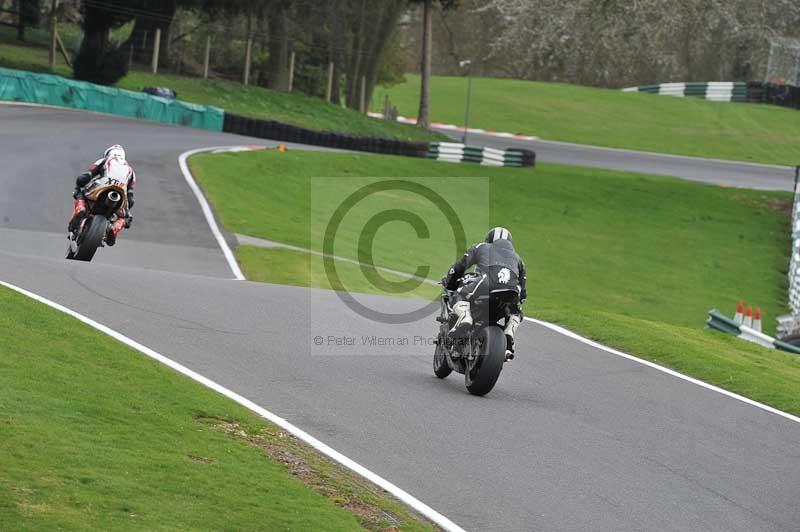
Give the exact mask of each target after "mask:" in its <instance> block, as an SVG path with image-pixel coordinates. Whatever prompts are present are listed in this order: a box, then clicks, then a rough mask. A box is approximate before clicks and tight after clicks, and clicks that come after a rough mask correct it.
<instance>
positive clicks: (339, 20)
mask: <svg viewBox="0 0 800 532" xmlns="http://www.w3.org/2000/svg"><path fill="white" fill-rule="evenodd" d="M343 8H344V3H343V2H342V1H341V0H337V1H331V2H330V4H329V11H328V16H329V17H330V20H331V29H332V31H331V34H330V43H329V47H330V48H329V50H328V56H329V61H333V83H332V86H331V103H333V104H335V105H339V104H340V103H341V99H342V96H341V87H340V83H341V79H342V72H344V63H345V54H344V53H343V52H342V50H344V49H345V48H346V46H347V38H346V35H345V33H346V31H347V30H346V27H345V24H344V16H343V15H342V13H341V11H342V9H343Z"/></svg>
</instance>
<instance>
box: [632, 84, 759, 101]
mask: <svg viewBox="0 0 800 532" xmlns="http://www.w3.org/2000/svg"><path fill="white" fill-rule="evenodd" d="M622 90H623V92H645V93H648V94H658V95H661V96H677V97H680V98H683V97H686V96H688V97H695V98H705V99H706V100H712V101H715V102H745V101H747V83H743V82H739V81H708V82H698V83H693V82H689V83H659V84H658V85H642V86H640V87H628V88H626V89H622Z"/></svg>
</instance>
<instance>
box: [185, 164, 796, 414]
mask: <svg viewBox="0 0 800 532" xmlns="http://www.w3.org/2000/svg"><path fill="white" fill-rule="evenodd" d="M190 164H191V167H192V170H193V172H194V174H195V176H196V177H197V178H198V181H199V182H200V183H201V184H202V186H203V188H204V189H205V191H206V193H207V194H208V196H209V198H210V200H211V201H212V203H213V204H214V206H215V208H216V210H217V212H218V213H219V215H220V217H221V220H222V222H223V224H224V225H225V227H226V229H228V230H231V231H235V232H237V233H243V234H248V235H252V236H258V237H262V238H267V239H271V240H278V241H283V242H286V243H289V244H293V245H297V246H301V247H308V246H311V247H313V248H315V249H319V244H318V239H315V238H313V237H312V236H310V235H313V234H315V233H317V232H318V231H319V230H320V229H319V227H318V224H319V221H318V220H317V217H316V215H312V214H311V212H310V211H311V206H312V204H314V203H315V201H317V200H316V199H315V198H318V196H319V195H320V194H321V195H322V196H323V198H330V202H331V203H332V206H331V209H333V208H335V207H336V204H337V202H338V201H339V197H341V196H342V195H346V194H348V193H350V192H352V183H351V181H350V180H349V179H347V180H341V179H339V180H337V179H335V178H337V177H338V178H350V177H352V176H358V175H362V176H383V177H392V178H398V177H399V178H402V177H405V176H414V177H415V178H424V179H430V180H431V183H434V182H435V181H436V178H442V177H446V176H461V183H463V186H462V187H459V188H454V189H453V191H452V194H451V195H450V197H448V198H447V199H448V201H449V202H450V203H451V204H454V205H457V206H461V207H460V209H461V212H475V213H478V212H479V211H480V210H481V209H484V208H487V209H488V218H489V222H490V224H491V225H501V224H502V225H505V226H507V227H508V228H509V229H510V230H511V231H512V233H513V234H514V237H515V242H516V245H517V248H518V250H519V251H520V254H521V255H522V256H523V257H524V258H525V259H526V261H527V264H528V268H529V272H530V273H529V293H530V300H529V304H528V306H527V309H526V312H527V313H528V314H530V315H533V316H536V317H541V318H543V319H547V320H549V321H553V322H556V323H560V324H564V325H566V326H568V327H570V328H573V329H574V330H576V331H578V332H580V333H582V334H584V335H586V336H588V337H591V338H593V339H595V340H598V341H601V342H604V343H606V344H609V345H612V346H614V347H616V348H620V349H623V350H625V351H627V352H630V353H633V354H636V355H638V356H641V357H643V358H646V359H648V360H654V361H656V362H658V363H661V364H665V365H667V366H669V367H672V368H675V369H677V370H679V371H683V372H685V373H688V374H690V375H693V376H696V377H698V378H701V379H703V380H706V381H708V382H711V383H714V384H717V385H720V386H722V387H725V388H727V389H730V390H733V391H736V392H738V393H742V394H744V395H747V396H749V397H753V398H755V399H757V400H761V401H764V402H767V403H768V404H771V405H773V406H776V407H778V408H781V409H784V410H787V411H790V412H794V413H800V397H798V396H797V394H796V390H797V389H799V388H800V358H798V357H796V356H794V355H789V354H785V353H782V352H777V351H770V350H766V349H763V348H760V347H757V346H754V345H751V344H748V343H746V342H743V341H741V340H738V339H735V338H732V337H727V336H724V335H721V334H717V333H712V332H708V331H705V330H703V327H704V321H705V318H706V313H707V311H708V310H709V309H710V308H712V307H718V308H720V309H722V310H723V311H724V312H726V313H728V314H732V312H733V309H734V307H735V305H736V302H737V301H738V300H739V299H740V298H743V299H745V300H746V301H748V302H753V303H754V304H757V305H758V306H760V307H762V308H763V309H764V312H765V317H766V321H765V330H767V332H772V331H773V330H774V318H775V316H777V315H779V314H782V313H784V311H785V308H786V277H785V270H786V265H787V263H788V253H789V248H790V241H789V235H788V228H789V215H788V209H789V208H790V196H789V194H787V193H779V192H761V191H750V190H739V189H726V188H721V187H714V186H708V185H701V184H696V183H690V182H686V181H681V180H677V179H672V178H664V177H653V176H645V175H637V174H629V173H621V172H611V171H601V170H592V169H583V168H576V167H569V166H560V165H549V164H541V165H539V166H538V167H537V168H536V171H535V172H534V171H532V170H531V169H513V168H487V167H481V166H478V165H470V164H461V165H453V164H448V163H441V162H436V161H428V160H420V159H410V158H400V157H390V156H377V155H369V154H331V153H313V152H304V151H292V150H290V151H288V152H286V153H279V152H278V151H276V150H269V151H264V152H253V153H236V154H199V155H196V156H194V157H193V158H192V159H191V160H190ZM253 176H258V177H257V179H256V178H254V177H253ZM321 176H327V180H328V181H330V183H329V184H327V185H324V181H326V179H323V180H322V181H320V179H319V178H320V177H321ZM483 176H485V177H488V178H489V193H488V198H486V197H484V198H479V199H480V201H481V202H483V204H482V205H475V204H470V203H469V201H470V200H469V198H470V197H474V194H472V193H471V192H474V190H472V191H471V190H470V187H473V186H475V184H477V183H479V182H481V179H479V178H480V177H483ZM312 183H313V185H314V188H313V189H312V186H311V184H312ZM337 187H339V188H342V189H343V190H340V191H339V192H338V194H337V191H336V188H337ZM376 201H377V202H378V203H381V202H382V205H383V208H386V207H389V206H392V207H398V208H406V209H412V208H414V205H413V202H409V201H408V200H406V199H404V198H402V197H399V196H398V197H385V198H383V199H382V200H381V198H378V199H377V200H376ZM487 201H488V204H487ZM252 204H257V205H259V206H260V207H261V208H259V209H252V208H248V205H252ZM315 208H317V207H315ZM367 211H369V209H367ZM371 212H374V211H371ZM415 212H422V215H423V216H422V217H423V218H426V217H427V216H433V215H432V214H430V213H426V212H425V211H424V209H423V210H422V211H419V210H416V211H415ZM369 215H370V213H369V212H366V213H356V214H354V215H353V221H352V226H351V227H345V231H343V235H342V238H341V241H342V245H341V248H337V250H336V254H337V255H340V256H345V257H348V258H357V257H358V256H359V250H360V249H361V246H360V243H359V242H358V239H357V229H358V227H359V226H363V224H364V223H365V221H366V220H367V219H368V218H369ZM431 225H432V226H433V229H432V233H435V232H436V231H437V230H438V229H437V228H436V227H435V226H436V224H435V223H433V224H431ZM482 227H483V229H482V231H481V230H479V229H477V228H468V231H467V232H468V238H469V239H470V240H471V241H476V240H479V239H480V238H482V236H483V232H485V230H486V229H485V227H486V226H485V225H484V226H482ZM450 241H452V238H450V239H449V240H448V235H447V234H446V231H443V232H441V233H436V234H432V235H431V238H430V239H420V238H418V237H417V236H416V234H414V231H413V230H412V229H411V228H410V227H409V226H408V225H405V224H402V223H393V224H387V225H386V226H385V228H384V229H382V230H381V231H380V232H379V233H378V237H377V238H376V239H375V244H376V252H375V259H374V263H375V264H378V265H381V266H387V267H394V268H396V269H398V270H402V271H409V272H411V271H413V270H414V269H415V268H416V265H417V264H419V263H427V264H430V265H431V266H432V269H431V274H430V277H431V278H433V279H438V277H439V276H440V275H442V274H443V273H444V272H445V271H446V269H447V268H448V267H449V264H450V262H451V261H452V260H453V258H454V250H452V249H450V247H451V246H450V244H447V245H442V244H441V242H450ZM337 242H339V241H338V240H337ZM361 251H363V250H361ZM240 258H241V259H242V260H243V264H244V268H245V271H247V270H248V269H252V268H253V266H252V265H251V264H250V263H251V261H258V258H257V257H256V258H254V257H249V256H242V255H240ZM265 269H268V268H267V267H265Z"/></svg>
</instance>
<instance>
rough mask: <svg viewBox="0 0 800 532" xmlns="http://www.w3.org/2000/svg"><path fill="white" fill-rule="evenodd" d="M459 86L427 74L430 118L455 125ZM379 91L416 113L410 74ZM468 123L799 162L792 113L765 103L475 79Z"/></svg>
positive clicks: (796, 117)
mask: <svg viewBox="0 0 800 532" xmlns="http://www.w3.org/2000/svg"><path fill="white" fill-rule="evenodd" d="M655 81H659V80H655ZM660 81H668V80H660ZM709 81H714V80H709ZM466 87H467V80H466V79H465V78H461V77H434V78H433V80H432V82H431V117H432V118H433V119H434V120H436V121H440V122H447V123H452V124H459V125H462V124H463V123H464V107H465V101H466ZM387 93H388V94H389V96H390V98H391V101H392V103H393V104H394V105H396V106H397V107H398V110H399V112H400V114H401V115H404V116H416V114H417V109H418V106H419V77H418V76H413V75H408V76H407V82H406V83H403V84H401V85H396V86H394V87H391V88H390V89H383V90H381V89H380V88H379V89H378V90H376V94H375V98H374V99H373V102H374V103H375V104H376V105H377V104H381V105H382V103H383V99H384V94H387ZM470 126H472V127H480V128H484V129H493V130H496V131H508V132H511V133H525V134H528V135H536V136H539V137H541V138H543V139H547V140H560V141H565V142H575V143H579V144H591V145H596V146H607V147H612V148H629V149H634V150H644V151H652V152H663V153H672V154H678V155H692V156H699V157H712V158H721V159H733V160H740V161H754V162H761V163H774V164H785V165H796V164H800V113H798V112H797V111H796V110H792V109H785V108H782V107H777V106H769V105H756V104H745V103H719V102H708V101H705V100H702V99H698V98H670V97H666V96H654V95H649V94H636V93H623V92H621V91H619V90H607V89H595V88H590V87H581V86H577V85H565V84H559V83H539V82H530V81H520V80H510V79H490V78H475V79H473V85H472V107H471V112H470Z"/></svg>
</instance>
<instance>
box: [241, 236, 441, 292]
mask: <svg viewBox="0 0 800 532" xmlns="http://www.w3.org/2000/svg"><path fill="white" fill-rule="evenodd" d="M236 257H237V259H238V260H239V264H241V266H242V269H243V270H244V274H245V277H247V279H249V280H251V281H258V282H261V283H273V284H286V285H291V286H304V287H310V288H326V289H328V290H330V289H332V287H331V282H330V281H329V280H328V277H327V276H326V275H325V272H324V270H323V269H322V268H316V267H312V262H311V259H312V255H310V254H309V253H303V252H300V251H293V250H289V249H272V248H259V247H255V246H239V247H238V248H237V250H236ZM316 260H317V261H321V259H318V258H317V259H316ZM369 269H371V270H373V271H375V268H369ZM336 271H337V272H338V275H339V278H340V279H341V283H342V284H343V285H344V286H346V287H347V289H348V290H349V291H351V292H359V293H363V294H385V292H383V291H381V290H379V289H377V288H375V287H374V286H373V285H372V284H371V283H370V282H369V281H367V280H366V279H365V278H364V274H363V273H362V271H361V269H360V267H359V266H358V265H356V264H352V263H348V262H346V261H336ZM376 273H379V274H380V275H381V277H385V278H386V279H387V280H388V281H389V282H395V283H396V282H401V281H403V280H404V278H403V277H400V276H397V275H392V274H388V273H385V272H376ZM439 293H440V290H439V289H438V288H437V287H435V286H431V285H427V284H423V285H420V286H418V287H417V288H415V289H414V290H412V291H410V292H405V293H403V294H399V295H401V296H403V297H416V298H420V299H434V298H435V297H436V296H438V295H439Z"/></svg>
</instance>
